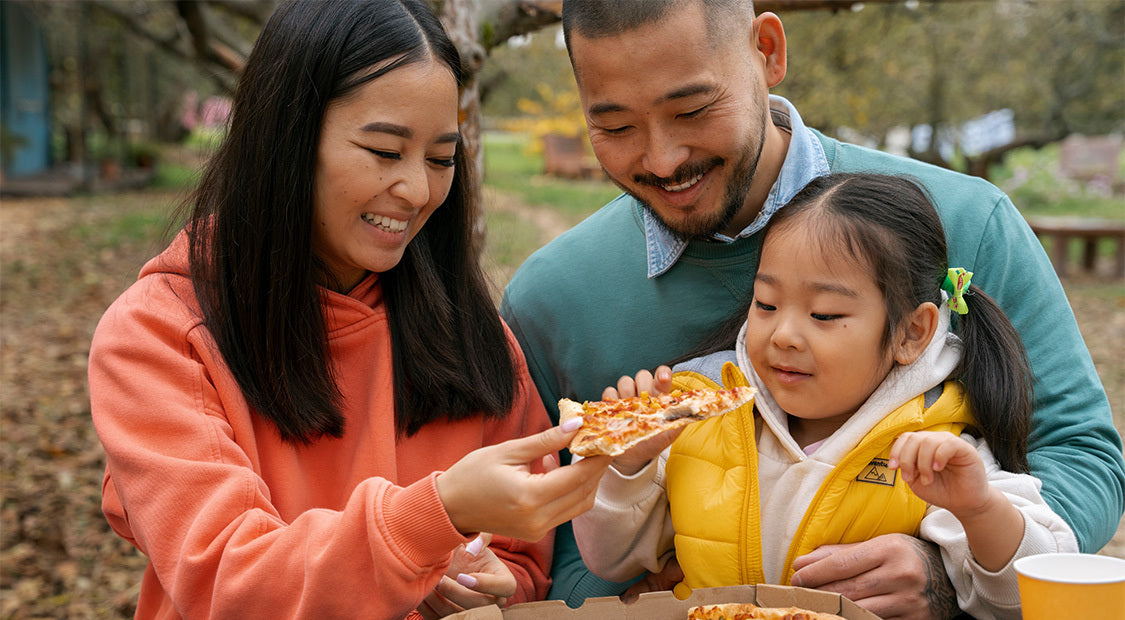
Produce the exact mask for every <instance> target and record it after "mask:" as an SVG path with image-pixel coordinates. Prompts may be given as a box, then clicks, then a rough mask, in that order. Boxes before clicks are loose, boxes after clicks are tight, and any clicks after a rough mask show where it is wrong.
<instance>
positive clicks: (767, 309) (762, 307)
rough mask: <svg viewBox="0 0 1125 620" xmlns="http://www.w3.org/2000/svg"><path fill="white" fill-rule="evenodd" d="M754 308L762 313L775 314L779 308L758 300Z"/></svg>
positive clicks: (755, 301)
mask: <svg viewBox="0 0 1125 620" xmlns="http://www.w3.org/2000/svg"><path fill="white" fill-rule="evenodd" d="M754 307H755V308H757V309H759V310H761V311H762V312H773V311H774V310H777V306H771V305H769V304H764V303H762V302H760V301H758V300H756V299H755V300H754Z"/></svg>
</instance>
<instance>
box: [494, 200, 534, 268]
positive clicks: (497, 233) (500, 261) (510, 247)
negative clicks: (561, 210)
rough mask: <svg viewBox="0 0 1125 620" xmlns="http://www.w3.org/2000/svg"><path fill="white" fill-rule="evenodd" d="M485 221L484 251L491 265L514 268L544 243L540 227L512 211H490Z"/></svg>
mask: <svg viewBox="0 0 1125 620" xmlns="http://www.w3.org/2000/svg"><path fill="white" fill-rule="evenodd" d="M484 222H485V230H486V231H487V232H486V233H485V242H484V251H485V254H486V257H487V260H488V261H489V264H490V265H495V266H498V267H502V268H510V269H514V268H516V267H518V266H520V265H521V264H522V263H523V261H524V260H525V259H526V258H527V257H528V256H530V255H531V253H532V252H534V251H535V250H537V249H539V246H540V245H542V242H543V239H542V236H541V235H540V232H539V229H538V228H536V227H535V226H534V225H533V224H531V223H530V222H526V221H524V220H522V219H520V218H519V217H517V216H515V215H513V214H511V213H498V212H490V213H487V214H486V215H485V220H484Z"/></svg>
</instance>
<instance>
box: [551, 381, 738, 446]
mask: <svg viewBox="0 0 1125 620" xmlns="http://www.w3.org/2000/svg"><path fill="white" fill-rule="evenodd" d="M756 391H757V390H755V389H754V388H752V387H735V388H730V389H721V390H713V389H696V390H674V391H672V392H669V393H667V394H659V395H655V396H650V395H649V394H648V393H647V392H642V393H641V395H640V396H634V397H631V398H619V399H612V400H599V401H593V402H591V401H586V402H584V403H578V402H575V401H573V400H570V399H568V398H564V399H562V400H560V401H559V422H560V423H561V422H565V421H566V420H569V419H570V418H576V417H582V418H583V419H584V420H585V422H584V423H583V424H582V428H581V429H580V430H579V431H578V434H577V435H575V436H574V439H573V440H571V442H570V451H571V452H572V453H573V454H577V455H579V456H593V455H595V454H608V455H610V456H617V455H618V454H621V453H623V452H625V450H627V449H629V448H631V447H632V446H635V445H636V444H638V443H640V442H642V441H644V440H646V439H648V438H650V437H655V436H656V435H659V434H660V433H662V432H664V431H666V430H669V429H673V428H679V427H681V426H687V425H688V424H691V423H692V422H697V421H699V420H706V419H707V418H710V417H714V416H717V415H721V414H724V413H727V412H728V411H733V410H735V409H737V408H739V407H741V406H742V405H745V404H746V403H748V402H750V401H752V400H754V392H756Z"/></svg>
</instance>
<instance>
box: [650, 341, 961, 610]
mask: <svg viewBox="0 0 1125 620" xmlns="http://www.w3.org/2000/svg"><path fill="white" fill-rule="evenodd" d="M722 378H723V384H724V385H725V386H726V387H734V386H739V385H749V383H748V382H747V381H746V378H745V377H744V376H743V374H742V372H741V371H740V370H739V369H738V367H737V366H735V365H734V364H732V363H729V362H728V363H727V364H725V365H724V366H723V370H722ZM674 384H675V386H676V387H678V388H681V389H694V388H699V387H719V386H718V385H716V384H715V383H714V382H713V381H712V380H711V379H708V378H707V377H704V376H703V375H700V374H697V373H686V372H685V373H677V374H676V375H675V377H674ZM753 407H754V405H753V403H749V404H746V405H744V406H743V407H741V408H739V409H738V410H736V411H732V412H730V413H727V414H726V415H723V416H718V417H715V418H711V419H708V420H704V421H702V422H698V423H696V424H692V425H690V426H688V427H687V428H686V429H685V430H684V432H683V433H682V434H681V435H680V437H679V438H678V439H676V441H675V443H673V444H672V448H671V452H670V454H669V457H668V463H667V470H666V475H667V485H668V487H667V488H668V500H669V504H670V506H671V513H672V525H673V527H674V529H675V531H676V537H675V546H676V557H677V559H678V560H679V563H680V566H681V568H683V571H684V581H683V583H681V584H680V585H679V586H677V590H676V593H677V596H683V597H686V596H687V594H689V593H690V589H691V588H705V587H713V586H727V585H738V584H757V583H762V582H763V581H764V578H763V571H762V549H761V516H760V514H759V505H758V497H759V495H758V458H757V446H756V442H755V437H756V435H755V429H754V408H753ZM971 422H972V417H971V414H970V410H969V405H968V401H967V399H966V398H965V395H964V392H963V390H962V389H961V387H960V385H959V384H957V383H955V382H946V384H945V387H944V391H943V393H942V395H941V397H940V398H938V400H937V402H935V403H934V404H933V405H932V406H930V407H929V408H926V407H924V396H922V395H920V396H918V397H917V398H915V399H913V400H911V401H910V402H908V403H906V404H905V405H903V406H901V407H899V408H898V409H896V410H895V411H893V412H891V413H890V414H889V415H887V416H886V417H885V418H884V419H883V421H882V422H880V423H879V424H877V425H876V426H875V428H873V429H872V430H871V432H870V433H868V434H867V436H866V437H864V438H863V440H862V441H861V442H860V444H859V445H858V446H857V447H856V448H855V450H853V451H852V452H851V453H849V454H848V455H847V456H846V457H844V459H842V460H841V461H840V463H838V464H837V465H836V467H835V468H834V469H833V470H832V471H831V473H829V474H828V477H827V478H826V479H825V480H824V483H823V484H822V485H821V486H820V489H819V490H818V491H817V493H816V496H815V497H814V498H813V500H812V503H811V504H810V505H809V507H808V509H807V510H806V511H805V514H804V517H803V518H802V519H801V524H800V526H799V527H798V529H797V532H796V535H795V536H794V538H793V541H792V543H791V545H790V547H789V552H788V554H787V557H786V560H785V567H784V569H783V570H782V571H781V574H782V575H783V578H782V584H788V583H789V579H790V578H791V577H792V576H793V569H792V565H793V560H794V559H795V558H797V557H798V556H801V555H804V554H806V553H809V552H810V551H812V550H814V549H816V548H817V547H819V546H821V545H829V544H840V543H854V542H862V541H865V540H869V539H871V538H874V537H876V536H880V535H883V534H892V533H902V534H910V535H915V536H916V535H917V534H918V527H919V524H920V523H921V521H922V517H923V516H924V514H925V511H926V503H925V502H924V501H922V500H921V499H919V498H918V497H917V496H916V495H914V493H913V492H911V491H910V488H909V487H908V486H907V485H906V483H905V482H903V481H902V478H901V476H895V475H894V473H895V472H892V471H890V470H887V469H886V467H885V465H886V462H887V458H888V457H889V455H890V450H891V446H892V445H893V444H894V440H895V439H896V438H897V437H898V436H899V435H901V434H902V433H904V432H907V431H917V430H930V431H943V430H944V431H949V432H952V433H955V434H960V432H961V429H962V428H964V427H965V426H966V425H967V424H969V423H971ZM685 586H686V587H685Z"/></svg>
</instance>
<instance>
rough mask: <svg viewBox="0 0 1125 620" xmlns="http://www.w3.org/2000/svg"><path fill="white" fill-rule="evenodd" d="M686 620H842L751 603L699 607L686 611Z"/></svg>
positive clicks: (798, 610)
mask: <svg viewBox="0 0 1125 620" xmlns="http://www.w3.org/2000/svg"><path fill="white" fill-rule="evenodd" d="M688 620H844V618H843V617H841V616H837V615H836V614H830V613H825V612H822V611H811V610H808V609H801V608H800V607H758V606H757V605H753V604H751V603H724V604H721V605H700V606H698V607H692V608H691V609H689V610H688Z"/></svg>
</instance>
